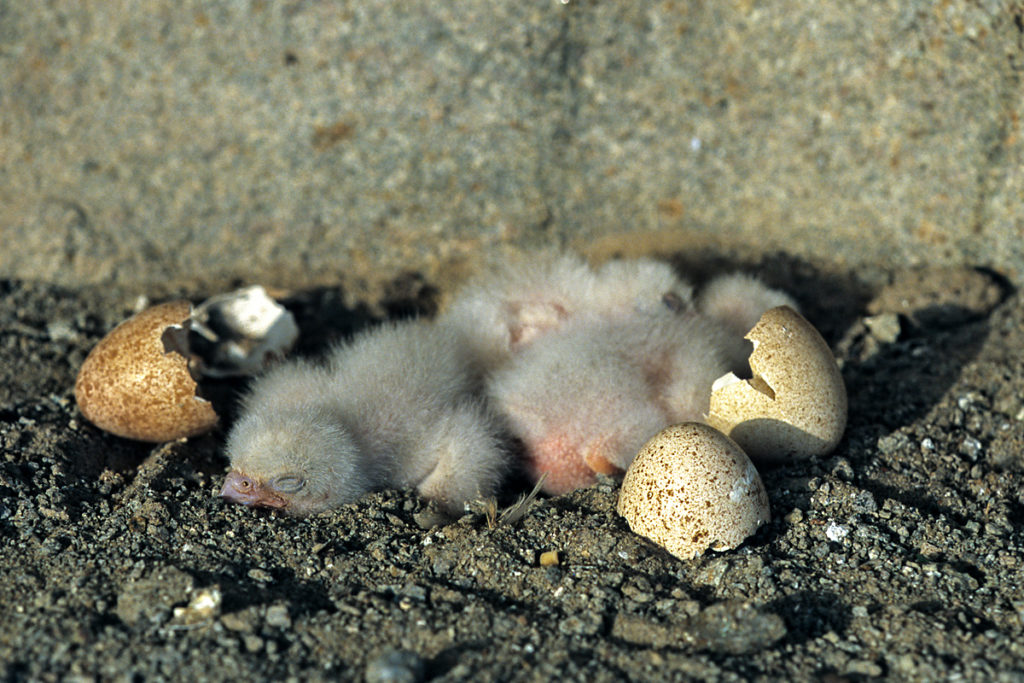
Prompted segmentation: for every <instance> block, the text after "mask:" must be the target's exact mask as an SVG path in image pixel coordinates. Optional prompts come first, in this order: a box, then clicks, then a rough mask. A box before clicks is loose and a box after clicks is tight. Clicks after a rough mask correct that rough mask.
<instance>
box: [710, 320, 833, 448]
mask: <svg viewBox="0 0 1024 683" xmlns="http://www.w3.org/2000/svg"><path fill="white" fill-rule="evenodd" d="M746 338H747V339H749V340H750V341H751V342H753V344H754V351H753V353H751V355H750V368H751V370H752V372H753V375H754V376H753V378H752V379H749V380H741V379H739V378H737V377H736V376H735V375H733V374H732V373H730V374H728V375H725V376H724V377H720V378H719V379H718V380H717V381H715V383H714V386H713V387H712V390H711V407H710V410H709V411H708V419H707V423H708V424H710V425H712V426H713V427H716V428H717V429H720V430H721V431H722V432H724V433H725V434H727V435H729V437H730V438H732V439H733V440H734V441H735V442H736V443H738V444H739V445H740V447H741V448H743V450H744V451H746V453H747V455H749V456H750V457H751V458H753V459H754V460H756V461H759V462H775V463H778V462H789V461H793V460H800V459H803V458H810V457H814V456H819V455H826V454H828V453H830V452H832V450H833V449H835V447H836V444H838V443H839V440H840V439H841V438H842V436H843V431H844V430H845V429H846V411H847V404H846V387H845V386H844V384H843V377H842V375H841V374H840V372H839V367H838V366H837V365H836V361H835V358H834V357H833V356H832V351H831V350H829V348H828V344H826V343H825V340H824V339H822V338H821V335H820V334H819V333H818V331H817V330H816V329H814V326H813V325H811V324H810V323H809V322H807V321H806V320H805V319H804V318H803V316H801V315H800V314H799V313H797V312H796V311H794V310H793V309H792V308H789V307H788V306H779V307H778V308H773V309H771V310H769V311H767V312H766V313H765V314H764V315H763V316H761V319H760V320H759V321H758V323H757V325H755V326H754V328H753V329H752V330H750V332H748V333H747V335H746Z"/></svg>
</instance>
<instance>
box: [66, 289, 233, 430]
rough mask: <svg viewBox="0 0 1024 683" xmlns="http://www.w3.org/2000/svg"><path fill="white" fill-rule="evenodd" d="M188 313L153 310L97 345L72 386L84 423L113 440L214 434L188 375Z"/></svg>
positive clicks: (181, 305)
mask: <svg viewBox="0 0 1024 683" xmlns="http://www.w3.org/2000/svg"><path fill="white" fill-rule="evenodd" d="M191 310H192V305H191V304H190V303H189V302H188V301H172V302H169V303H165V304H160V305H157V306H153V307H151V308H147V309H146V310H144V311H142V312H141V313H138V314H136V315H134V316H132V317H131V318H129V319H127V320H125V321H124V322H122V323H121V324H120V325H118V326H117V327H115V328H114V329H113V330H111V331H110V333H108V334H107V336H105V337H104V338H103V339H101V340H100V342H99V343H98V344H97V345H96V347H95V348H94V349H93V350H92V351H91V352H90V353H89V355H88V356H87V357H86V359H85V362H84V363H82V367H81V369H80V370H79V371H78V379H77V380H76V381H75V400H76V401H77V402H78V407H79V409H80V410H81V411H82V415H84V416H85V418H86V419H87V420H89V421H90V422H92V423H93V424H94V425H96V426H97V427H99V428H100V429H102V430H104V431H107V432H110V433H112V434H116V435H117V436H123V437H125V438H128V439H138V440H140V441H152V442H163V441H173V440H175V439H180V438H183V437H188V436H195V435H197V434H202V433H203V432H207V431H209V430H211V429H213V427H214V426H215V425H216V424H217V414H216V412H214V410H213V406H212V405H211V404H210V402H209V401H207V400H205V399H203V398H202V397H200V396H198V395H196V389H197V388H198V387H197V384H196V380H195V379H194V378H193V377H192V373H191V371H190V369H189V358H188V339H187V333H188V326H189V314H190V312H191Z"/></svg>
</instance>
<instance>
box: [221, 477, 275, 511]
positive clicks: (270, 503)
mask: <svg viewBox="0 0 1024 683" xmlns="http://www.w3.org/2000/svg"><path fill="white" fill-rule="evenodd" d="M220 495H221V497H222V498H224V499H226V500H230V501H231V502H232V503H240V504H241V505H248V506H251V507H267V508H275V509H280V508H283V507H286V506H287V505H288V501H287V500H286V499H285V498H283V497H281V496H279V495H278V494H277V493H275V492H274V491H273V490H272V489H271V488H270V487H269V486H267V485H266V484H264V483H263V482H261V481H258V480H257V479H254V478H253V477H250V476H248V475H245V474H242V473H241V472H228V475H227V477H226V478H225V479H224V486H223V487H222V488H221V490H220Z"/></svg>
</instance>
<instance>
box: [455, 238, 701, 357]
mask: <svg viewBox="0 0 1024 683" xmlns="http://www.w3.org/2000/svg"><path fill="white" fill-rule="evenodd" d="M663 307H668V308H671V309H673V310H676V311H694V310H695V307H694V305H693V296H692V288H691V287H690V285H689V284H687V283H685V282H683V281H682V280H680V279H679V278H678V277H676V275H675V273H674V272H673V271H672V268H671V267H670V266H669V265H668V264H666V263H662V262H659V261H654V260H651V259H636V260H633V261H609V262H608V263H606V264H604V265H603V266H601V268H600V269H598V270H597V271H595V270H593V269H592V268H591V267H590V266H589V265H588V264H587V263H586V262H585V261H584V260H583V259H582V258H581V257H580V256H578V255H576V254H571V253H559V252H541V253H538V254H532V255H530V256H529V257H525V256H524V257H522V258H520V259H517V260H512V261H505V262H500V263H495V264H493V265H491V266H490V267H489V268H488V270H486V271H485V272H484V273H482V274H481V275H479V276H477V277H475V278H473V279H471V280H470V281H469V282H468V283H467V284H466V285H465V286H464V287H463V288H462V289H461V290H460V291H459V293H458V294H457V295H456V296H455V298H454V299H453V300H452V302H451V304H450V305H449V307H448V310H447V311H446V312H445V313H444V314H443V315H442V316H441V319H440V323H441V324H444V325H449V326H452V327H454V328H455V329H458V330H460V331H461V332H462V334H463V336H464V338H465V339H466V343H467V345H468V346H469V348H470V349H471V350H472V356H473V358H474V359H475V366H476V367H477V370H478V371H479V372H480V373H481V374H486V373H488V372H491V371H493V370H495V369H497V368H500V367H501V366H502V365H504V364H505V363H507V362H508V361H509V360H510V359H511V358H512V357H513V356H515V355H516V354H517V353H519V352H520V351H521V350H523V349H525V348H527V347H529V346H530V345H531V344H533V343H534V342H535V341H537V340H538V339H540V338H542V337H544V336H545V335H547V334H549V333H551V332H554V331H556V330H558V329H559V328H561V327H562V326H564V325H566V324H567V323H569V322H570V321H572V320H573V319H575V318H576V317H578V316H581V315H583V316H589V317H595V316H598V317H600V316H604V317H608V318H622V317H626V316H630V315H633V314H634V313H636V312H638V311H651V310H657V309H661V308H663Z"/></svg>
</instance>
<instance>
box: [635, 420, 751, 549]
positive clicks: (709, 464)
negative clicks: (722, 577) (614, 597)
mask: <svg viewBox="0 0 1024 683" xmlns="http://www.w3.org/2000/svg"><path fill="white" fill-rule="evenodd" d="M618 512H619V514H620V515H622V516H623V517H625V518H626V521H627V522H629V528H630V529H632V530H633V531H634V532H635V533H637V534H639V535H641V536H644V537H646V538H649V539H651V540H652V541H654V542H655V543H657V544H658V545H660V546H662V547H664V548H665V549H666V550H668V551H669V552H670V553H672V554H673V555H675V556H676V557H678V558H680V559H683V560H688V559H691V558H694V557H696V556H698V555H700V554H702V553H703V552H704V551H705V550H707V549H708V548H712V549H714V550H728V549H730V548H735V547H736V546H738V545H739V544H740V543H742V542H743V540H744V539H746V538H747V537H748V536H750V535H751V534H753V533H754V532H755V531H756V530H757V528H758V527H759V526H761V524H763V523H765V522H767V521H768V520H769V519H771V511H770V509H769V507H768V494H767V493H766V492H765V489H764V484H763V483H762V482H761V477H760V476H759V475H758V473H757V470H756V469H755V468H754V464H753V463H752V462H751V461H750V458H748V457H747V455H746V454H745V453H744V452H743V451H742V450H741V449H740V447H739V446H737V445H736V443H735V442H733V441H732V440H731V439H730V438H729V437H727V436H725V435H724V434H722V433H721V432H720V431H718V430H717V429H714V428H713V427H709V426H708V425H705V424H700V423H696V422H687V423H683V424H678V425H673V426H671V427H667V428H666V429H663V430H662V431H661V432H659V433H658V434H656V435H655V436H654V437H653V438H652V439H651V440H650V441H648V442H647V444H646V445H644V447H643V448H642V449H641V450H640V453H639V454H637V456H636V459H635V460H633V463H632V464H631V465H630V466H629V469H628V470H626V476H625V478H623V480H622V489H621V490H620V491H619V503H618Z"/></svg>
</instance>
